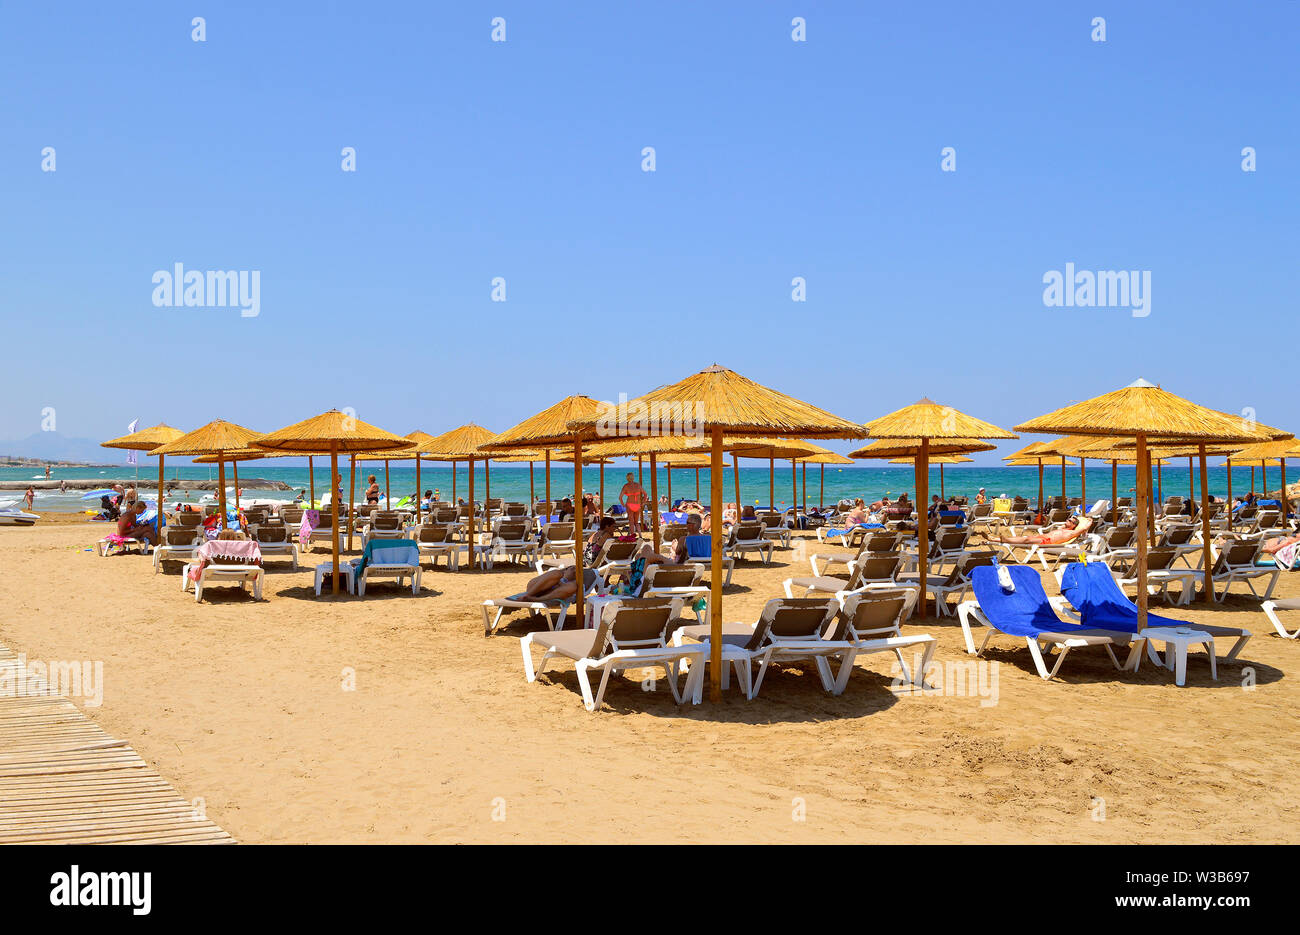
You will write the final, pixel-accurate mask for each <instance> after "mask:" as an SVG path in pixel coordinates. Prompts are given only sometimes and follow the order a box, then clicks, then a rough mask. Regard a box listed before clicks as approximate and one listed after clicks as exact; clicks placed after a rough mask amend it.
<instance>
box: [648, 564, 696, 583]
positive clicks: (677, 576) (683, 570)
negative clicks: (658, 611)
mask: <svg viewBox="0 0 1300 935" xmlns="http://www.w3.org/2000/svg"><path fill="white" fill-rule="evenodd" d="M702 570H703V569H702V568H701V566H699V565H651V566H650V576H649V583H650V586H651V587H653V588H689V587H690V586H691V585H693V584H695V582H696V581H697V580H699V579H698V577H697V576H698V575H699V573H700V572H701V571H702Z"/></svg>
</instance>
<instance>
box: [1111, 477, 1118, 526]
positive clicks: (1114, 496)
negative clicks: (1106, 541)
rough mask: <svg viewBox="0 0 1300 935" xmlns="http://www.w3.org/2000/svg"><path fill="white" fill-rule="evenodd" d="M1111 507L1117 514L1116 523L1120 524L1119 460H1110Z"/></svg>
mask: <svg viewBox="0 0 1300 935" xmlns="http://www.w3.org/2000/svg"><path fill="white" fill-rule="evenodd" d="M1110 508H1111V510H1112V511H1113V512H1114V514H1115V525H1116V526H1118V525H1119V462H1118V461H1111V462H1110Z"/></svg>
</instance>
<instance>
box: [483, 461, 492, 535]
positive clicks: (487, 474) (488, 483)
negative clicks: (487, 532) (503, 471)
mask: <svg viewBox="0 0 1300 935" xmlns="http://www.w3.org/2000/svg"><path fill="white" fill-rule="evenodd" d="M491 500H492V459H491V458H484V459H483V522H485V523H490V522H491V521H492V507H491V505H490V502H491ZM484 528H487V527H486V526H485V527H484Z"/></svg>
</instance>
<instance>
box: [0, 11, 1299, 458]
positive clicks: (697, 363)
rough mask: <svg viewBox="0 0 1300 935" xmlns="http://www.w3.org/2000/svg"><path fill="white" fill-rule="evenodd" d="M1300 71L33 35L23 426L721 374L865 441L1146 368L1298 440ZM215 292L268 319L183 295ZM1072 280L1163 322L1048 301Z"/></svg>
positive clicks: (1040, 46) (486, 35) (209, 19)
mask: <svg viewBox="0 0 1300 935" xmlns="http://www.w3.org/2000/svg"><path fill="white" fill-rule="evenodd" d="M199 15H201V16H204V17H205V19H206V41H204V42H195V41H193V40H192V35H191V34H192V30H193V26H192V25H191V19H192V17H194V16H199ZM796 16H801V17H804V19H805V20H806V35H807V40H806V41H805V42H795V41H792V39H791V31H792V28H793V27H792V25H791V20H792V19H793V18H794V17H796ZM1096 16H1104V17H1105V19H1106V25H1105V28H1106V41H1105V42H1104V43H1102V42H1094V41H1093V40H1092V35H1093V32H1094V27H1093V25H1092V20H1093V18H1094V17H1096ZM493 17H504V18H505V21H506V41H505V42H493V41H492V19H493ZM1298 48H1300V3H1297V2H1293V0H1271V2H1269V0H1265V2H1258V3H1256V2H1251V3H1240V2H1237V3H1229V2H1221V3H1211V2H1187V0H1180V2H1123V3H1113V2H1112V3H1105V2H1098V0H1090V2H1087V3H1076V2H1069V0H1053V2H1050V3H1048V2H1042V0H1038V2H1023V3H996V2H995V3H988V4H975V3H969V2H957V0H953V2H942V3H921V2H915V3H874V2H873V3H865V2H863V3H858V2H840V3H825V2H809V0H794V2H788V3H787V2H779V3H777V2H766V0H763V2H755V0H749V2H734V3H730V2H728V3H723V2H700V3H689V4H688V3H667V2H660V3H645V4H623V3H594V2H593V3H575V2H565V3H560V2H556V3H545V4H543V3H535V2H534V3H523V2H490V3H478V2H460V3H436V4H435V3H416V2H411V3H355V2H348V3H314V4H310V5H307V4H304V5H289V4H269V3H231V2H211V3H198V4H182V5H177V4H175V3H131V4H103V3H67V4H51V3H33V4H7V5H6V6H5V8H4V10H3V12H0V87H3V89H4V93H3V94H2V95H0V131H2V132H0V139H3V145H2V146H0V205H3V208H2V210H3V224H0V248H2V249H0V321H2V323H3V326H4V332H5V336H6V341H5V346H6V348H7V349H8V351H9V353H7V354H6V356H5V367H4V396H5V405H4V407H3V408H2V409H0V438H19V437H23V436H26V435H29V434H31V433H33V432H35V431H37V430H39V428H40V427H41V418H42V415H41V413H42V409H43V408H45V407H54V409H55V411H56V413H57V428H58V431H60V432H61V433H63V434H66V435H72V436H85V437H92V438H106V437H109V436H112V435H117V434H120V433H121V432H123V431H124V430H125V425H126V423H127V422H128V421H130V420H131V419H133V418H137V417H139V418H140V419H141V420H142V424H143V425H149V424H153V423H155V422H158V421H167V422H170V423H171V424H173V425H176V426H178V427H182V428H186V429H188V428H193V427H195V426H197V425H199V424H201V423H203V422H206V421H208V420H210V419H213V418H218V417H220V418H226V419H231V420H233V421H236V422H240V423H242V424H245V425H248V426H249V427H252V428H256V429H264V430H271V429H275V428H278V427H281V426H283V425H286V424H288V423H290V422H294V421H297V420H299V419H302V418H306V417H308V416H311V415H315V414H316V413H318V412H320V411H322V410H324V409H327V408H329V407H331V406H338V407H345V406H351V407H353V408H355V410H356V411H357V414H358V415H359V416H360V417H361V418H363V419H366V420H368V421H372V422H375V423H377V424H379V425H381V426H383V427H385V428H389V429H392V430H394V431H397V432H399V433H406V432H409V431H411V430H412V429H417V428H419V429H424V430H426V431H430V432H435V433H436V432H439V431H442V430H444V429H447V428H450V427H452V426H455V425H458V424H461V423H462V422H465V421H471V420H472V421H476V422H479V423H481V424H483V425H486V426H488V427H489V428H493V429H503V428H506V427H507V426H509V425H512V424H514V423H515V422H518V421H520V420H521V419H523V418H525V417H527V416H529V415H531V414H533V413H534V412H535V411H537V410H538V409H540V408H542V407H543V406H546V405H549V404H550V403H551V402H553V401H555V400H556V399H558V398H559V397H561V396H564V395H567V394H569V393H586V394H588V395H591V396H593V397H596V398H598V399H615V398H616V397H617V395H618V394H619V393H627V394H628V395H630V396H635V395H636V394H638V393H641V392H644V391H645V390H648V389H650V388H652V387H654V386H657V385H661V384H664V383H668V382H672V381H675V380H677V379H680V378H681V377H683V376H685V375H687V374H688V373H691V372H694V371H696V370H698V369H700V368H702V367H704V366H707V365H709V364H712V363H714V362H719V363H722V364H725V365H727V366H730V367H733V368H734V369H736V370H739V371H740V372H742V373H744V374H746V375H748V376H750V377H753V378H755V379H757V380H759V381H761V382H764V383H766V384H768V385H771V386H774V387H776V388H778V389H781V390H783V391H785V392H788V393H791V394H792V395H794V396H797V397H800V398H802V399H806V400H808V401H810V402H813V403H816V404H818V405H821V406H824V407H825V408H827V409H830V410H831V411H833V412H835V413H837V414H839V415H843V416H845V417H849V418H853V419H857V420H867V419H871V418H875V417H877V416H880V415H883V414H885V413H887V412H890V411H892V410H894V409H896V408H898V407H899V406H902V405H905V404H907V403H910V402H913V401H915V400H916V399H917V398H918V397H921V396H923V395H925V396H930V397H932V398H934V399H936V400H938V401H940V402H943V403H947V404H949V405H953V406H956V407H958V408H960V409H962V410H963V411H966V412H969V413H971V414H972V415H976V416H979V417H981V418H985V419H989V420H991V421H993V422H995V423H998V424H1001V425H1004V426H1011V425H1012V424H1014V423H1016V422H1019V421H1023V420H1026V419H1028V418H1031V417H1033V416H1036V415H1039V414H1041V413H1043V412H1045V411H1047V410H1049V409H1052V408H1056V407H1057V406H1060V405H1064V404H1066V403H1068V402H1069V401H1071V400H1078V399H1083V398H1086V397H1089V396H1092V395H1095V394H1097V393H1101V392H1105V391H1107V390H1111V389H1114V388H1116V387H1119V386H1122V385H1124V384H1127V383H1129V382H1131V381H1132V380H1133V379H1135V378H1137V377H1139V376H1141V377H1145V378H1146V379H1149V380H1152V381H1154V382H1158V383H1160V384H1162V385H1164V386H1165V387H1166V388H1168V389H1171V390H1173V391H1175V392H1178V393H1181V394H1183V395H1186V396H1189V397H1191V398H1193V399H1194V400H1196V401H1197V402H1202V403H1205V404H1207V405H1213V406H1215V407H1217V408H1220V409H1224V410H1228V411H1233V412H1236V411H1240V410H1242V409H1244V408H1246V407H1251V408H1254V409H1255V410H1256V413H1257V416H1258V418H1259V419H1261V420H1263V421H1265V422H1268V423H1271V424H1275V425H1281V426H1284V427H1286V428H1290V429H1297V428H1300V401H1297V396H1296V392H1295V387H1294V379H1293V373H1294V367H1293V366H1292V363H1293V361H1294V360H1295V350H1294V342H1295V340H1296V334H1297V328H1296V327H1295V325H1294V317H1295V314H1296V308H1297V305H1296V296H1297V294H1298V293H1300V262H1298V261H1300V225H1298V223H1297V220H1298V218H1300V212H1298V211H1297V208H1300V106H1298V105H1297V89H1300V74H1298V72H1300V54H1297V49H1298ZM647 146H651V147H654V148H655V157H656V170H655V171H654V172H644V171H642V150H643V147H647ZM1247 146H1249V147H1253V148H1254V149H1255V151H1256V154H1257V155H1256V158H1257V171H1254V172H1243V171H1242V158H1243V157H1242V155H1241V152H1242V149H1243V148H1244V147H1247ZM45 147H53V148H54V151H55V159H56V162H55V171H53V172H44V171H42V158H43V157H42V150H43V149H44V148H45ZM344 147H354V148H355V152H356V171H355V172H345V171H342V168H341V162H342V158H343V157H342V154H341V151H342V149H343V148H344ZM944 147H953V148H954V149H955V152H956V171H955V172H945V171H942V169H941V158H942V150H943V148H944ZM178 262H180V263H183V264H184V265H185V267H186V268H187V269H196V270H201V271H206V270H248V271H253V270H256V271H259V273H260V277H261V307H260V314H259V315H258V316H257V317H254V318H246V317H241V315H240V313H239V311H238V310H237V309H235V308H185V307H181V308H176V307H170V308H169V307H156V306H155V305H154V304H153V302H152V300H151V299H152V295H153V291H154V285H153V282H152V277H153V275H154V273H155V271H158V270H171V269H172V267H173V264H175V263H178ZM1067 263H1073V264H1074V266H1075V268H1077V269H1080V270H1140V271H1150V273H1151V281H1152V296H1151V307H1150V314H1149V315H1148V316H1147V317H1141V318H1139V317H1134V316H1133V315H1132V314H1131V313H1130V312H1129V311H1128V310H1127V309H1122V308H1050V307H1045V305H1044V302H1043V290H1044V285H1043V276H1044V274H1045V273H1046V272H1048V271H1050V270H1063V269H1064V268H1065V265H1066V264H1067ZM494 277H502V278H504V280H505V283H506V298H507V301H505V302H504V303H501V302H493V301H492V280H493V278H494ZM794 277H804V278H805V280H806V283H807V285H806V294H807V300H806V301H805V302H802V303H796V302H793V301H792V300H791V290H792V285H791V280H792V279H793V278H794ZM1283 341H1286V342H1288V343H1287V344H1286V345H1284V344H1283V343H1282V342H1283ZM1017 444H1019V443H1017ZM836 447H839V448H841V449H843V448H844V446H836ZM999 453H1005V451H1003V452H999ZM980 460H981V461H983V462H985V463H987V462H989V461H992V460H995V458H989V457H988V456H983V457H982V458H981V459H980Z"/></svg>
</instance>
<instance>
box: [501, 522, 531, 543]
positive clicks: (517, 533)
mask: <svg viewBox="0 0 1300 935" xmlns="http://www.w3.org/2000/svg"><path fill="white" fill-rule="evenodd" d="M497 535H498V536H499V537H500V538H502V539H506V540H510V541H516V542H517V541H522V540H524V539H526V538H527V537H528V524H527V523H520V522H513V521H512V522H508V523H502V524H500V525H499V526H497Z"/></svg>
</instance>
